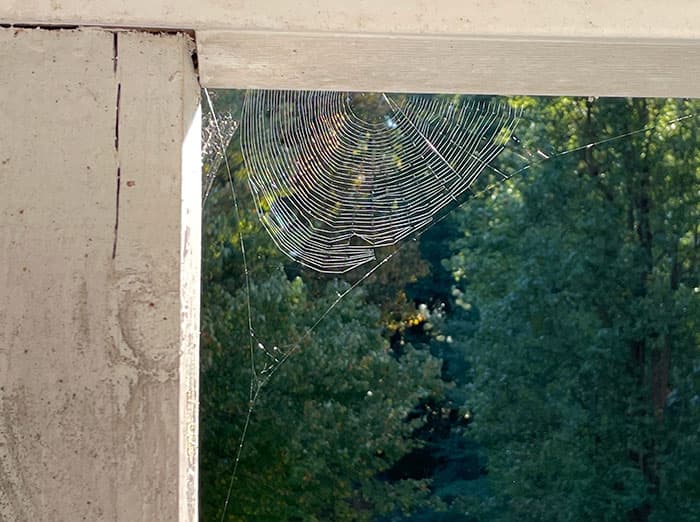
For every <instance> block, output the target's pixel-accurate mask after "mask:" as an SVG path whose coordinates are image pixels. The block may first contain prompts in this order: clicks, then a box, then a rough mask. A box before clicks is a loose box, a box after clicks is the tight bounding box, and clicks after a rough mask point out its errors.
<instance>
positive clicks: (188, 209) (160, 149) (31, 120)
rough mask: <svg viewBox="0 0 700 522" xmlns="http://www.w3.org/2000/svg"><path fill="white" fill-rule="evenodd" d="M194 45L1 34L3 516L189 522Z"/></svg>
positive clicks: (86, 35) (163, 39) (123, 35)
mask: <svg viewBox="0 0 700 522" xmlns="http://www.w3.org/2000/svg"><path fill="white" fill-rule="evenodd" d="M190 53H191V42H190V40H189V37H187V36H185V35H182V34H169V35H157V34H146V33H137V32H118V33H114V32H110V31H105V30H96V29H95V30H82V31H80V30H76V31H59V30H53V31H44V30H37V29H18V28H6V29H0V520H7V521H32V522H34V521H51V522H54V521H73V520H76V521H79V520H88V521H98V520H109V521H113V520H114V521H129V522H133V521H139V520H144V521H149V522H150V521H173V520H180V521H194V520H196V519H197V508H196V499H197V449H196V442H197V382H198V381H197V379H198V366H197V350H198V331H197V329H198V319H199V318H198V313H199V248H200V246H199V243H200V238H199V230H200V228H199V227H200V224H199V223H200V172H199V151H200V135H199V125H200V123H199V113H198V102H199V99H198V97H199V88H198V85H197V82H196V77H195V73H194V70H193V66H192V62H191V57H190Z"/></svg>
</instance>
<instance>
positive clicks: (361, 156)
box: [241, 91, 519, 273]
mask: <svg viewBox="0 0 700 522" xmlns="http://www.w3.org/2000/svg"><path fill="white" fill-rule="evenodd" d="M356 96H357V95H351V94H349V93H342V92H328V91H250V92H248V93H247V95H246V100H245V103H244V108H243V118H242V124H241V148H242V152H243V156H244V158H245V162H246V167H247V169H248V173H249V176H248V180H249V184H250V189H251V192H252V195H253V199H254V201H255V205H256V210H257V213H258V217H259V218H260V221H261V222H262V224H263V226H264V227H265V229H266V230H267V232H268V233H269V235H270V237H271V238H272V240H273V241H274V243H275V244H276V245H277V247H278V248H279V249H280V250H281V251H282V252H284V253H285V254H286V255H287V256H289V257H290V258H291V259H293V260H295V261H297V262H299V263H301V264H302V265H305V266H307V267H310V268H312V269H314V270H317V271H319V272H325V273H343V272H347V271H348V270H351V269H353V268H356V267H358V266H360V265H363V264H365V263H369V262H371V261H374V260H375V259H376V256H375V249H377V248H381V247H386V246H391V245H394V244H396V243H397V242H399V241H401V240H402V239H404V238H406V237H407V236H410V235H411V234H412V233H414V232H415V231H417V230H419V229H422V228H423V227H425V226H426V225H428V224H429V223H430V222H431V221H432V220H433V219H434V216H435V215H436V214H437V213H439V212H440V210H442V209H443V208H445V207H446V206H448V205H449V204H450V203H452V202H455V201H458V199H459V197H460V196H461V195H462V194H463V193H464V192H465V191H467V190H468V189H469V187H470V186H471V185H472V184H473V183H474V181H475V180H476V179H477V177H478V176H479V175H480V174H481V173H482V172H483V171H484V169H485V168H486V167H487V166H488V165H489V163H491V162H492V161H493V160H494V158H495V157H496V156H497V155H498V154H499V153H500V152H501V151H502V150H503V147H504V146H505V144H506V143H507V142H508V140H509V139H510V137H511V136H512V133H513V132H514V130H515V127H516V125H517V123H518V119H519V112H518V111H517V110H515V109H513V108H511V107H508V106H504V105H495V104H491V103H487V102H483V101H474V100H472V101H469V102H465V103H461V104H459V103H456V102H455V101H454V100H446V99H440V98H436V97H423V96H413V97H404V96H396V97H393V96H392V97H390V96H387V95H381V98H378V100H379V102H380V103H381V104H382V105H383V110H382V111H380V112H382V113H383V115H382V117H380V118H376V117H375V118H367V117H366V116H363V115H362V114H361V113H359V112H358V111H357V110H356V108H355V107H354V105H355V104H354V102H355V101H356V100H357V98H356ZM374 113H375V114H376V113H377V111H376V110H375V111H374ZM368 120H374V121H368Z"/></svg>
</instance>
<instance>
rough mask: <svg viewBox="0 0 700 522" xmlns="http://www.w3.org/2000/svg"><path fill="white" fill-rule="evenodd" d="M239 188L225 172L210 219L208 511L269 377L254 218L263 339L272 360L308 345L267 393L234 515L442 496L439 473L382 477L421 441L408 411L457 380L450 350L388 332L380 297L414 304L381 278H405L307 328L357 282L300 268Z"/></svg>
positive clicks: (252, 432) (369, 513)
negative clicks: (230, 186) (439, 352)
mask: <svg viewBox="0 0 700 522" xmlns="http://www.w3.org/2000/svg"><path fill="white" fill-rule="evenodd" d="M229 160H230V164H231V165H232V169H233V178H234V179H233V182H234V184H235V186H236V189H237V192H238V193H239V194H245V190H246V189H245V177H246V171H245V168H244V166H243V164H242V158H241V155H240V151H239V150H238V149H237V148H236V147H235V146H234V148H232V149H231V150H230V151H229ZM224 181H226V178H225V177H224ZM226 188H227V187H226V186H225V184H224V183H222V182H219V183H218V184H216V185H215V187H214V190H213V191H212V193H211V195H210V199H209V201H208V208H207V217H206V219H205V227H204V231H205V242H204V256H203V257H204V270H203V274H204V280H203V286H204V289H203V305H202V314H203V318H202V381H201V461H200V474H201V480H202V488H201V489H202V503H201V504H202V518H203V520H218V518H219V517H220V516H221V511H222V509H223V506H224V503H225V499H226V497H227V492H228V488H229V482H230V480H231V474H232V471H233V468H234V464H235V463H234V460H235V456H236V454H237V450H238V444H239V441H240V437H241V434H242V432H243V430H244V423H245V419H246V414H247V411H248V405H249V402H248V400H249V386H250V385H251V384H250V383H251V382H252V383H253V384H252V385H253V386H256V377H255V376H254V375H253V369H252V367H251V361H250V353H249V348H248V347H249V340H250V337H249V334H248V325H247V320H248V319H247V317H248V316H247V297H246V281H245V272H246V270H245V269H244V267H243V265H242V263H241V256H240V244H239V243H240V238H239V231H240V230H241V228H242V230H243V232H244V236H245V244H246V250H247V253H248V260H249V263H248V267H247V271H248V275H249V279H250V299H251V304H252V312H253V321H254V329H255V336H256V338H255V343H257V342H260V343H262V344H264V346H265V347H266V351H267V352H269V353H271V354H273V356H274V354H277V353H282V352H286V351H287V350H290V349H293V350H295V353H294V355H293V356H292V357H290V358H289V359H288V360H287V361H286V362H285V363H284V364H282V365H281V366H279V368H278V369H277V371H276V372H275V374H274V375H273V377H272V378H271V379H270V381H269V383H268V384H267V385H266V386H265V387H264V388H263V390H262V392H261V393H260V396H259V399H258V400H257V401H256V404H255V407H254V409H253V413H252V417H251V422H250V425H249V427H248V430H247V435H246V437H245V441H244V448H243V453H242V458H241V461H240V464H239V467H238V473H237V477H236V480H235V481H234V482H233V487H232V494H231V499H230V502H229V506H230V507H229V509H228V511H227V518H226V520H229V521H234V520H235V521H240V520H256V521H266V520H269V521H277V520H285V521H295V520H298V521H301V520H303V521H313V520H319V521H325V520H337V521H343V520H352V521H362V520H372V519H373V517H375V516H377V515H378V514H381V513H384V514H391V513H401V512H408V511H410V510H411V509H413V508H414V507H415V506H418V505H422V504H424V503H427V504H430V502H429V501H428V500H427V498H428V496H429V490H428V486H427V482H426V481H424V480H423V481H422V480H400V481H395V482H388V481H386V480H384V479H383V478H382V476H381V473H382V472H383V471H385V470H387V469H389V468H390V467H391V466H392V465H393V464H394V463H395V462H396V461H398V460H399V459H400V458H401V457H402V456H403V455H405V454H407V453H409V452H410V451H411V450H412V449H413V448H414V447H415V446H416V445H417V444H418V443H419V442H418V441H416V440H413V439H412V438H411V435H412V433H413V432H414V430H416V429H417V428H418V427H420V426H421V425H423V424H424V423H425V418H422V417H413V418H411V419H409V418H408V416H409V413H410V412H411V411H413V409H414V407H415V405H416V404H418V403H420V402H421V401H425V400H429V399H430V397H432V396H440V395H441V394H442V393H443V389H444V387H445V383H444V382H443V381H442V380H441V379H440V361H439V360H438V359H437V358H434V357H432V356H431V355H430V353H429V352H427V351H421V350H416V349H414V348H413V347H412V346H410V344H407V345H406V346H405V347H404V350H403V352H402V354H401V355H400V356H398V355H397V354H396V353H395V352H394V351H392V350H391V347H390V344H389V342H388V340H387V339H386V338H384V337H383V336H382V333H383V331H384V329H385V327H384V323H383V320H382V318H383V317H389V316H390V315H391V313H389V312H388V311H387V309H384V310H382V309H381V308H380V306H378V305H377V304H375V302H372V301H371V300H370V299H371V296H372V295H374V296H375V298H374V300H375V301H379V302H380V304H381V303H384V302H386V303H388V304H387V307H388V306H389V305H390V304H391V303H396V302H399V303H401V305H400V306H402V307H405V303H403V301H405V300H403V301H402V299H399V298H387V297H386V296H385V295H384V294H383V293H382V292H381V291H380V290H379V289H378V288H377V285H380V286H381V285H384V286H385V288H388V287H389V285H392V284H393V285H394V286H393V287H392V288H393V292H395V293H397V292H399V291H400V290H401V288H400V287H397V286H396V284H395V283H392V282H391V280H387V281H386V282H384V283H383V282H382V280H379V281H375V282H374V283H373V284H374V285H375V290H374V291H373V292H372V289H371V288H370V293H368V292H364V291H362V290H358V291H354V292H352V293H350V294H348V295H347V297H346V298H344V299H343V300H342V301H341V302H340V304H339V306H338V307H336V308H335V310H334V312H333V313H332V314H329V315H328V316H327V317H326V318H325V319H324V320H323V321H322V322H321V323H319V325H318V327H317V328H316V329H314V330H313V332H312V333H311V334H308V333H307V330H308V328H309V327H310V326H311V325H313V324H314V323H315V321H316V320H317V319H318V318H319V317H320V316H321V315H322V314H323V313H324V311H325V310H327V308H328V307H329V306H330V305H331V304H332V303H333V301H334V300H335V299H336V298H337V295H338V293H340V292H343V291H344V290H345V289H346V288H347V285H348V283H346V282H342V281H339V280H338V279H334V278H311V275H310V274H309V273H308V272H306V271H304V270H298V269H290V266H289V263H288V262H287V261H285V259H284V258H283V257H282V255H281V254H280V253H279V252H278V251H277V250H276V249H275V248H274V246H272V244H271V242H270V240H269V238H267V236H266V234H265V233H264V231H263V230H262V227H261V226H260V225H259V223H258V222H257V220H256V218H255V213H254V210H253V208H252V205H251V203H250V201H249V199H246V198H244V197H240V196H239V208H240V220H238V219H237V218H236V216H235V215H234V214H235V211H234V208H233V205H231V202H230V200H229V199H228V198H227V192H226ZM390 279H391V278H390ZM380 296H381V299H379V297H380ZM275 347H278V348H279V352H278V351H277V350H275ZM253 355H254V357H255V365H256V374H257V375H258V376H259V375H260V371H261V369H262V367H263V364H264V362H265V359H266V357H267V356H266V355H265V354H264V353H262V352H261V351H260V350H258V349H257V348H256V347H255V346H254V353H253ZM251 379H252V381H251Z"/></svg>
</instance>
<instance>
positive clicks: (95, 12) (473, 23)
mask: <svg viewBox="0 0 700 522" xmlns="http://www.w3.org/2000/svg"><path fill="white" fill-rule="evenodd" d="M698 20H700V2H697V1H696V0H666V1H665V2H659V1H658V0H617V1H614V2H612V1H610V0H558V1H556V2H553V1H552V0H528V1H526V2H525V1H523V2H502V1H498V0H429V1H426V0H354V1H352V2H349V1H348V0H297V1H295V2H291V1H289V0H199V1H198V2H192V1H191V0H147V1H143V0H100V1H99V2H86V1H85V0H61V1H60V2H58V1H56V0H3V1H2V2H0V23H2V22H4V23H38V24H59V25H65V24H75V25H102V26H105V25H106V26H124V27H160V28H172V29H194V30H253V31H260V30H267V31H290V32H334V33H335V32H341V33H363V34H371V33H378V34H383V33H390V34H435V35H451V34H459V35H463V36H467V35H471V36H476V35H490V36H524V37H530V36H532V37H534V36H541V37H553V36H569V37H603V38H616V37H619V38H645V39H647V38H649V39H653V38H690V39H693V38H700V24H698V23H697V21H698Z"/></svg>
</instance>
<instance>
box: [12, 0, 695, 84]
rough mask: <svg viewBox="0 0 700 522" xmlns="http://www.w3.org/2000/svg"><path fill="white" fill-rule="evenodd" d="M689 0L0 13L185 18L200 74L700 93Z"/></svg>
mask: <svg viewBox="0 0 700 522" xmlns="http://www.w3.org/2000/svg"><path fill="white" fill-rule="evenodd" d="M698 20H700V2H697V0H667V1H666V2H658V0H619V1H616V2H611V1H610V0H560V1H557V2H552V1H551V0H529V1H527V2H509V3H508V5H507V7H504V6H503V2H498V1H497V0H431V1H429V2H428V1H425V0H381V1H377V0H355V1H353V2H348V1H347V0H299V1H296V2H290V1H289V0H200V1H199V2H197V3H196V4H193V3H192V2H191V1H190V0H149V1H146V2H144V1H143V0H102V1H100V2H85V1H84V0H61V2H56V1H55V0H6V1H4V2H0V23H6V24H42V25H47V24H48V25H51V24H55V25H81V26H85V25H97V26H110V27H130V28H133V27H136V28H161V29H176V30H194V31H195V32H196V34H197V39H198V54H199V61H200V64H201V80H202V83H203V85H205V86H209V87H239V88H249V87H260V88H263V87H264V88H291V89H320V88H324V89H343V90H362V91H365V90H371V91H420V92H426V91H429V92H445V91H450V92H467V93H494V94H515V93H518V94H551V95H565V94H569V95H575V94H583V95H601V96H689V97H698V96H700V84H699V83H698V82H697V78H698V77H700V76H699V74H698V73H699V72H700V50H699V46H700V24H698V23H697V21H698Z"/></svg>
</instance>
